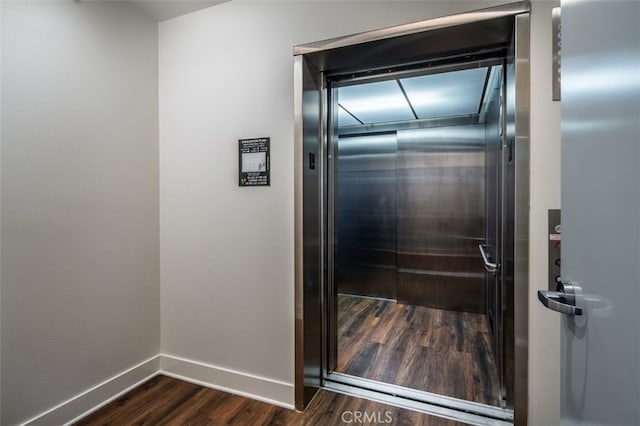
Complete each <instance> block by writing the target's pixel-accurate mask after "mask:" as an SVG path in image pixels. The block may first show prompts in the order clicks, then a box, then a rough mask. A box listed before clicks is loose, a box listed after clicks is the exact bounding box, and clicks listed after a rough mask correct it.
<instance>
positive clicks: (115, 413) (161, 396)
mask: <svg viewBox="0 0 640 426" xmlns="http://www.w3.org/2000/svg"><path fill="white" fill-rule="evenodd" d="M356 413H368V415H369V416H370V417H369V418H370V419H371V418H373V421H366V422H362V421H355V419H354V415H357V414H356ZM389 418H390V419H391V424H397V425H416V426H419V425H422V426H456V425H462V423H458V422H455V421H453V420H447V419H443V418H440V417H433V416H429V415H427V414H422V413H418V412H415V411H410V410H405V409H402V408H398V407H392V406H390V405H385V404H380V403H377V402H371V401H367V400H364V399H360V398H355V397H352V396H347V395H342V394H337V393H334V392H329V391H326V390H321V391H320V392H319V393H318V394H317V395H316V397H315V398H314V399H313V400H312V401H311V403H310V404H309V407H307V409H306V410H305V411H304V412H302V413H300V412H296V411H292V410H288V409H286V408H281V407H276V406H275V405H271V404H267V403H264V402H259V401H255V400H252V399H249V398H244V397H242V396H237V395H231V394H229V393H226V392H221V391H218V390H214V389H209V388H205V387H202V386H198V385H194V384H192V383H187V382H184V381H182V380H177V379H173V378H170V377H167V376H162V375H160V376H156V377H154V378H152V379H151V380H149V381H147V382H145V383H143V384H142V385H140V386H138V387H137V388H135V389H133V390H132V391H130V392H128V393H127V394H125V395H123V396H121V397H120V398H118V399H116V400H115V401H113V402H111V403H110V404H108V405H106V406H105V407H103V408H101V409H99V410H98V411H96V412H94V413H92V414H89V416H87V417H85V418H84V419H82V420H80V421H79V422H77V423H76V424H75V425H76V426H95V425H149V426H159V425H175V426H186V425H190V426H205V425H206V426H213V425H243V426H244V425H246V426H249V425H250V426H262V425H295V426H299V425H318V426H327V425H347V424H362V423H364V424H376V423H381V424H385V423H389V422H388V421H385V420H388V419H389Z"/></svg>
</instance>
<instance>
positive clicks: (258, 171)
mask: <svg viewBox="0 0 640 426" xmlns="http://www.w3.org/2000/svg"><path fill="white" fill-rule="evenodd" d="M270 145H271V138H253V139H240V140H239V141H238V157H239V168H238V170H239V179H238V185H239V186H269V185H271V173H270V172H271V165H270V158H269V151H270Z"/></svg>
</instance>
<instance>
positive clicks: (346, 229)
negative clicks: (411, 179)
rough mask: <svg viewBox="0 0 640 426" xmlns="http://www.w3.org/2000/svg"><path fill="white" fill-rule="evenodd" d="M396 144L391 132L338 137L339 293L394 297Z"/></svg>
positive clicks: (337, 269) (336, 244) (336, 227)
mask: <svg viewBox="0 0 640 426" xmlns="http://www.w3.org/2000/svg"><path fill="white" fill-rule="evenodd" d="M396 150H397V142H396V134H395V132H394V133H388V134H378V135H366V136H356V137H341V138H340V139H339V141H338V159H337V170H336V172H337V173H336V180H337V182H336V183H337V184H336V193H335V198H336V201H335V210H336V215H335V217H336V223H335V229H336V231H335V232H336V235H335V236H334V242H335V258H336V271H335V273H336V283H337V287H338V292H339V293H344V294H356V295H363V296H373V297H384V298H389V299H395V298H396V207H397V205H396Z"/></svg>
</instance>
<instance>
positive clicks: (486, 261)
mask: <svg viewBox="0 0 640 426" xmlns="http://www.w3.org/2000/svg"><path fill="white" fill-rule="evenodd" d="M478 248H480V255H481V256H482V261H483V262H484V269H486V270H487V272H491V273H495V272H496V271H497V270H498V264H497V263H491V262H489V257H488V256H487V252H486V251H485V250H486V245H484V244H480V245H478Z"/></svg>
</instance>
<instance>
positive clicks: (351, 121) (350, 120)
mask: <svg viewBox="0 0 640 426" xmlns="http://www.w3.org/2000/svg"><path fill="white" fill-rule="evenodd" d="M358 124H363V123H362V122H360V121H358V120H357V119H356V118H355V117H354V116H352V115H351V114H349V113H348V112H347V111H346V110H345V109H344V107H342V106H340V107H339V108H338V127H345V126H357V125H358Z"/></svg>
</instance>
